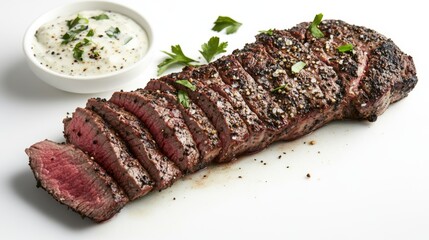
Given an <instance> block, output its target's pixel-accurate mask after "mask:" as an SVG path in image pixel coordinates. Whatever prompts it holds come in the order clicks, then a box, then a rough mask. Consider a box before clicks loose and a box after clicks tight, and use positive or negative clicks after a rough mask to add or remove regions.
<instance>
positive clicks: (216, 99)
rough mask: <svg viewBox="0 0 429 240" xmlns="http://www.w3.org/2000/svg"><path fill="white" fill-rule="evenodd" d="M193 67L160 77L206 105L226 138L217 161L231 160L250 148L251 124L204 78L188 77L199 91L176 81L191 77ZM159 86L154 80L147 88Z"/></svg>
mask: <svg viewBox="0 0 429 240" xmlns="http://www.w3.org/2000/svg"><path fill="white" fill-rule="evenodd" d="M190 71H191V70H190V69H189V68H188V69H185V72H183V73H179V74H170V75H167V76H165V77H162V78H160V79H159V81H164V82H165V83H167V84H170V85H171V86H173V87H174V88H177V89H178V90H181V91H184V92H186V93H187V95H188V96H189V98H191V99H192V101H194V102H195V103H196V104H197V105H198V106H199V107H200V108H201V109H203V111H204V112H205V113H206V115H207V117H208V118H209V120H210V121H211V122H212V124H213V125H214V126H215V128H216V130H217V132H218V134H219V138H220V140H221V142H222V150H221V152H220V154H219V156H218V159H217V161H218V162H227V161H230V160H232V159H234V158H235V156H237V155H238V154H240V153H242V152H243V151H244V150H245V149H246V148H247V146H246V143H247V140H248V138H249V132H248V130H247V126H246V124H245V123H244V122H243V120H242V119H241V118H240V116H239V115H238V113H237V112H235V111H234V108H233V107H232V106H231V103H229V102H228V100H226V99H225V98H224V97H222V96H221V95H220V94H219V93H217V92H216V91H214V90H213V89H211V88H209V87H207V86H206V85H205V84H203V83H201V82H200V80H201V79H198V78H197V79H195V78H192V79H187V80H188V81H189V82H191V84H193V85H194V86H196V90H195V91H192V90H191V89H189V88H187V87H184V86H182V85H181V84H177V83H176V81H177V80H182V79H186V78H187V77H190V75H191V74H192V73H191V72H190ZM158 86H160V85H159V84H157V83H156V82H155V83H154V81H150V82H149V83H148V85H147V86H146V89H148V90H159V89H157V87H158ZM160 90H162V89H160Z"/></svg>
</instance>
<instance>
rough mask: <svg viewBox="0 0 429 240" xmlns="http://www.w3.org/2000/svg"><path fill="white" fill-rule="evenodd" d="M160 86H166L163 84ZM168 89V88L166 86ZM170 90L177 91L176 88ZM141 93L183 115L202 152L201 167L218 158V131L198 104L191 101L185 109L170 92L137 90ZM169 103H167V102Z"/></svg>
mask: <svg viewBox="0 0 429 240" xmlns="http://www.w3.org/2000/svg"><path fill="white" fill-rule="evenodd" d="M160 84H164V85H167V84H165V83H164V82H161V83H160ZM166 88H167V89H168V86H166ZM170 90H173V91H175V89H174V88H171V89H170ZM137 91H139V92H142V93H143V92H146V94H147V95H150V96H153V97H154V98H155V99H156V100H157V102H158V103H160V102H164V104H173V105H174V106H175V107H176V108H177V109H179V110H180V112H181V113H182V116H183V119H184V120H185V123H186V125H187V126H188V128H189V131H190V132H191V134H192V137H193V138H194V141H195V143H196V144H197V148H198V151H199V152H200V158H201V167H203V166H207V165H208V164H209V163H211V162H212V161H213V159H214V158H216V157H217V156H218V155H219V153H220V151H221V149H222V146H221V142H220V139H219V137H218V135H217V131H216V129H215V128H214V126H213V125H212V124H211V122H210V121H209V119H208V118H207V116H206V114H205V113H204V112H203V110H202V109H201V108H200V107H198V105H197V104H195V103H194V102H192V101H190V102H189V107H188V108H185V107H183V106H182V104H180V103H179V100H178V98H177V93H172V92H170V91H160V90H157V91H149V90H145V89H137ZM166 101H167V102H168V103H167V102H166Z"/></svg>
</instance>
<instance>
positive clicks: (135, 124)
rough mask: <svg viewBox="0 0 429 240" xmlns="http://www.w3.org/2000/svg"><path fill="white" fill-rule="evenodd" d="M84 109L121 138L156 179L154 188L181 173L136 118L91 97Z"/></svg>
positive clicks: (160, 187) (176, 177) (170, 181)
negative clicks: (102, 121) (103, 122)
mask: <svg viewBox="0 0 429 240" xmlns="http://www.w3.org/2000/svg"><path fill="white" fill-rule="evenodd" d="M86 106H87V108H89V109H91V110H93V111H94V112H96V113H98V114H99V115H100V116H101V117H102V118H103V119H104V120H105V121H106V122H107V123H108V124H109V125H110V126H112V128H113V129H114V130H115V132H117V133H118V134H119V135H120V136H121V137H122V139H124V140H125V142H126V143H127V145H128V147H129V149H130V150H131V152H132V153H133V154H134V156H135V157H136V158H137V160H139V162H140V163H141V164H142V165H143V167H145V169H147V171H148V172H149V174H150V176H151V178H152V179H153V180H154V181H155V186H156V189H158V190H161V189H164V188H166V187H169V186H171V184H173V182H174V181H176V180H177V179H179V178H180V176H181V175H182V173H181V172H180V170H179V169H178V168H177V166H176V165H175V164H174V163H173V162H172V161H170V160H169V159H168V158H167V156H165V155H164V154H162V153H161V151H160V150H159V148H158V145H157V144H156V143H155V140H153V138H152V135H151V134H150V132H149V130H147V129H146V127H144V126H143V124H142V122H141V121H139V120H138V118H137V117H136V116H134V115H132V114H130V113H129V112H127V111H125V110H124V109H121V108H119V107H118V106H116V105H115V104H113V103H111V102H107V101H106V100H102V99H94V98H91V99H90V100H88V102H87V104H86Z"/></svg>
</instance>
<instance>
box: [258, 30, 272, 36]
mask: <svg viewBox="0 0 429 240" xmlns="http://www.w3.org/2000/svg"><path fill="white" fill-rule="evenodd" d="M259 32H260V33H264V34H267V35H270V36H272V35H273V34H274V29H268V30H262V31H259Z"/></svg>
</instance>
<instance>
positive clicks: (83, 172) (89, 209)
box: [25, 140, 128, 222]
mask: <svg viewBox="0 0 429 240" xmlns="http://www.w3.org/2000/svg"><path fill="white" fill-rule="evenodd" d="M25 152H26V153H27V154H28V156H30V167H31V169H32V170H33V173H34V176H35V177H36V179H37V184H38V187H42V188H44V189H45V190H46V191H48V192H49V193H50V194H52V196H53V197H54V198H55V199H56V200H57V201H59V202H60V203H62V204H65V205H67V206H68V207H70V208H71V209H73V210H74V211H76V212H78V213H79V214H81V215H82V216H85V217H88V218H91V219H92V220H94V221H96V222H102V221H105V220H107V219H109V218H111V217H112V216H113V215H115V214H116V213H117V212H118V211H119V210H120V209H121V208H122V207H123V206H124V205H125V204H126V203H127V202H128V198H127V196H126V195H125V193H124V192H123V191H122V189H121V188H120V187H118V185H117V184H116V182H115V181H114V180H113V179H112V178H111V177H110V176H109V175H108V174H107V173H106V172H105V171H104V170H103V168H101V167H100V166H99V165H98V164H97V163H95V162H94V161H92V160H91V159H90V157H89V156H88V155H86V154H85V153H84V152H82V150H80V149H78V148H76V147H75V146H73V145H70V144H58V143H54V142H52V141H49V140H45V141H41V142H38V143H35V144H34V145H32V146H31V147H30V148H28V149H25Z"/></svg>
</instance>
